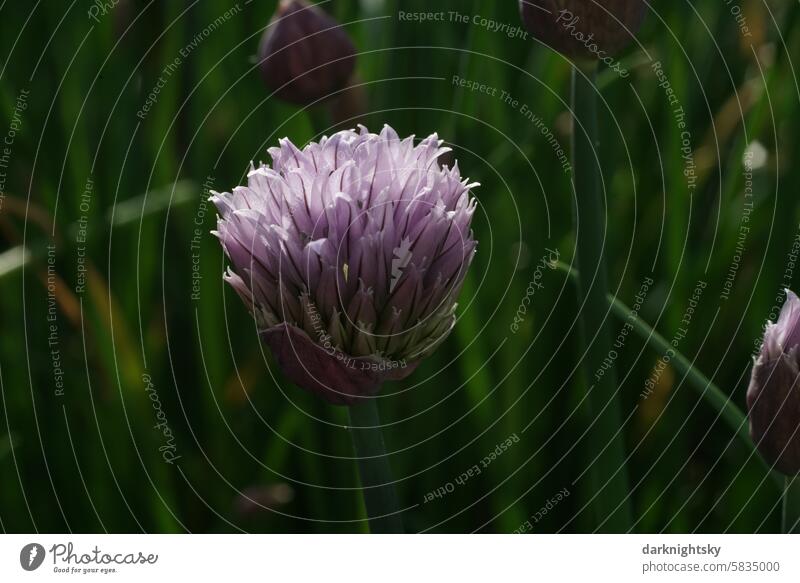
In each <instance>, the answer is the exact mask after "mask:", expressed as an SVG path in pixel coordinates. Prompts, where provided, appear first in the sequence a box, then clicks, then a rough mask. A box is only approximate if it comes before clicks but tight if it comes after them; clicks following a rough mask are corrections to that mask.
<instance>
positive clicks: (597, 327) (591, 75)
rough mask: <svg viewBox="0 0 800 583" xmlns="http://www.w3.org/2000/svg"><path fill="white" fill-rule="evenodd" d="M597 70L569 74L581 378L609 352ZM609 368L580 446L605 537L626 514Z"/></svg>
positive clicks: (591, 403)
mask: <svg viewBox="0 0 800 583" xmlns="http://www.w3.org/2000/svg"><path fill="white" fill-rule="evenodd" d="M596 77H597V64H596V63H595V62H591V63H582V64H580V65H575V66H574V67H573V70H572V112H573V116H574V118H575V123H574V127H573V132H572V166H573V176H574V179H573V180H574V182H573V184H574V189H575V198H574V200H575V213H574V220H575V237H576V241H575V247H576V249H575V253H576V259H577V265H578V269H579V270H580V273H581V274H582V277H579V278H578V296H579V301H580V302H581V303H582V306H581V310H580V322H581V331H582V337H583V341H584V344H585V347H586V352H585V358H584V359H583V367H584V370H585V371H586V374H587V377H588V378H591V377H592V374H593V372H594V371H596V370H598V369H600V368H601V365H602V364H603V361H604V359H606V358H607V356H608V354H609V352H610V351H611V337H610V335H609V333H608V329H607V321H608V319H609V306H608V303H607V301H606V293H607V288H608V285H607V281H606V265H605V258H604V249H605V242H606V236H605V232H604V224H605V217H606V213H605V209H604V205H603V200H602V197H601V190H600V184H601V180H600V167H599V160H598V151H597V88H596V86H595V80H596ZM616 393H617V377H616V374H615V371H614V369H613V367H612V368H611V369H609V370H607V371H606V372H605V374H604V375H603V376H602V377H601V378H600V379H599V380H597V382H595V383H594V384H593V385H592V386H591V387H590V388H589V395H588V398H587V399H586V401H587V403H588V407H587V408H588V413H589V416H590V418H591V422H592V426H591V431H590V434H589V437H588V439H587V442H586V446H587V453H588V458H587V459H588V462H589V463H590V464H592V465H591V469H590V472H589V475H590V481H591V494H592V496H593V497H594V499H593V501H592V506H593V511H594V518H595V521H596V524H597V525H598V526H599V525H602V529H603V530H606V531H609V532H627V531H628V530H629V529H630V528H631V522H632V513H631V507H630V500H629V495H630V494H629V491H628V472H627V468H626V466H625V447H624V443H623V439H622V437H623V436H622V427H621V415H620V409H619V403H618V402H617V396H616Z"/></svg>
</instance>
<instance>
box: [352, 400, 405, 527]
mask: <svg viewBox="0 0 800 583" xmlns="http://www.w3.org/2000/svg"><path fill="white" fill-rule="evenodd" d="M349 412H350V425H351V427H350V435H351V436H352V438H353V447H354V448H355V452H356V457H357V458H358V471H359V475H360V476H361V489H362V492H363V495H364V505H365V506H366V508H367V517H368V518H369V529H370V532H372V533H374V534H388V533H402V532H403V521H402V520H401V518H400V508H399V506H398V504H397V494H396V492H395V489H394V482H393V481H392V471H391V469H390V468H389V460H388V458H387V457H386V446H385V445H384V443H383V432H382V431H381V424H380V419H379V417H378V405H377V402H376V399H365V400H364V402H360V403H358V404H356V405H353V406H351V407H349Z"/></svg>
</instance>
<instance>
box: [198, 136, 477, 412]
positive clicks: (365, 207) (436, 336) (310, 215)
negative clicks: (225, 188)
mask: <svg viewBox="0 0 800 583" xmlns="http://www.w3.org/2000/svg"><path fill="white" fill-rule="evenodd" d="M449 150H450V149H449V148H443V147H442V141H441V140H439V139H438V136H437V135H436V134H433V135H431V136H429V137H427V138H426V139H424V140H422V141H421V142H420V143H419V144H418V145H416V146H415V145H414V137H413V136H411V137H408V138H406V139H404V140H401V139H400V138H399V137H398V136H397V133H396V132H395V131H394V130H393V129H392V128H390V127H389V126H384V128H383V131H382V132H381V133H380V135H377V134H372V133H369V131H367V129H366V128H365V127H363V126H360V131H358V132H355V131H352V130H347V131H341V132H338V133H336V134H334V135H333V136H331V137H323V138H322V139H321V140H320V142H319V143H316V142H312V143H310V144H309V145H307V146H306V147H305V148H303V149H302V150H300V149H298V148H297V147H296V146H295V145H294V144H292V142H291V141H289V140H288V139H283V140H281V142H280V147H278V148H270V150H269V154H270V156H271V157H272V167H271V168H270V167H269V166H268V165H264V164H262V165H260V166H259V167H257V168H256V167H251V171H250V173H249V174H248V177H247V179H248V180H247V186H239V187H237V188H235V189H234V190H233V193H223V194H219V193H213V196H212V201H213V202H214V204H215V205H216V207H217V210H218V212H219V215H220V218H219V220H218V223H217V231H216V232H215V233H214V234H215V235H216V236H217V237H218V238H219V239H220V241H221V243H222V246H223V248H224V250H225V253H226V255H227V256H228V258H229V259H230V262H231V267H229V269H228V271H227V273H226V274H225V276H224V277H225V280H226V281H227V282H228V283H230V285H231V286H232V287H233V289H234V290H236V292H237V293H238V294H239V296H241V298H242V300H244V302H245V304H246V306H247V307H248V309H249V310H250V312H251V313H252V314H253V316H254V318H255V320H256V324H257V327H258V330H259V333H260V335H261V337H262V339H263V340H264V341H265V342H266V343H267V345H268V346H269V347H270V348H271V349H272V352H273V354H274V355H275V358H276V360H277V362H278V364H279V365H280V367H281V369H282V370H283V372H284V374H285V375H286V377H288V378H289V379H290V380H291V381H292V382H294V383H295V384H296V385H298V386H300V387H302V388H304V389H307V390H310V391H313V392H315V393H317V394H319V395H320V396H322V397H324V398H325V399H326V400H328V401H330V402H333V403H337V404H352V403H353V402H355V401H356V400H357V399H358V397H364V396H370V395H374V394H375V393H376V392H377V391H378V389H379V388H380V386H381V384H382V383H383V382H384V381H385V380H396V379H401V378H404V377H406V376H408V375H409V374H411V372H412V371H413V370H414V369H415V368H416V366H417V365H418V364H419V362H420V360H421V359H422V358H424V357H425V356H427V355H428V354H430V353H431V352H432V351H433V350H434V348H435V347H436V346H437V345H438V344H439V343H440V342H441V341H442V340H443V339H444V338H445V337H446V336H447V335H448V334H449V332H450V330H451V329H452V328H453V325H454V323H455V309H456V298H457V296H458V293H459V290H460V289H461V285H462V283H463V281H464V276H465V275H466V272H467V268H468V267H469V264H470V262H471V261H472V257H473V255H474V253H475V248H476V242H475V240H474V239H473V238H472V232H471V230H470V222H471V220H472V215H473V213H474V211H475V199H474V198H472V197H471V195H470V189H471V188H473V187H475V186H477V184H475V183H469V182H468V180H466V179H465V180H462V178H461V174H460V172H459V170H458V164H457V163H456V164H455V166H454V167H453V168H452V169H451V168H448V167H447V166H443V167H440V166H439V163H438V161H437V160H438V158H439V157H440V156H441V155H442V154H444V153H446V152H448V151H449Z"/></svg>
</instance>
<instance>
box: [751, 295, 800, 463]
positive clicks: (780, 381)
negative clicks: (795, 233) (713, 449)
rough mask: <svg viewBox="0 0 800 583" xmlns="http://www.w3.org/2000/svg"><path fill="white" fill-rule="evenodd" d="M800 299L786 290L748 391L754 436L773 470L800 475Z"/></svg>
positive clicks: (757, 361)
mask: <svg viewBox="0 0 800 583" xmlns="http://www.w3.org/2000/svg"><path fill="white" fill-rule="evenodd" d="M798 345H800V299H798V297H797V296H796V295H795V294H794V293H792V292H791V291H789V290H786V303H785V304H784V305H783V309H782V310H781V313H780V316H779V317H778V321H777V323H774V324H773V323H769V324H767V328H766V330H765V332H764V341H763V344H762V346H761V352H760V354H759V355H758V359H756V361H755V364H754V365H753V373H752V376H751V378H750V386H749V388H748V389H747V409H748V416H749V418H750V435H751V437H752V438H753V441H754V442H755V444H756V446H757V447H758V451H759V452H760V453H761V455H762V456H763V457H764V459H765V460H766V461H767V462H768V463H769V464H770V465H773V466H774V467H775V469H777V470H779V471H780V472H782V473H784V474H786V475H787V476H794V475H796V474H798V473H800V386H799V385H798V377H799V376H800V353H799V352H798V350H800V349H798Z"/></svg>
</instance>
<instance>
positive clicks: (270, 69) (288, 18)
mask: <svg viewBox="0 0 800 583" xmlns="http://www.w3.org/2000/svg"><path fill="white" fill-rule="evenodd" d="M355 55H356V49H355V47H354V46H353V43H352V42H351V41H350V37H348V35H347V33H346V32H345V31H344V30H343V29H342V27H341V25H340V24H339V23H337V22H336V21H335V20H334V19H333V18H331V17H330V16H328V15H327V14H325V12H323V11H322V10H321V9H319V8H317V7H316V6H314V5H312V4H309V3H308V2H306V1H305V0H281V3H280V5H279V6H278V10H277V12H276V13H275V16H273V18H272V21H271V23H270V25H269V27H268V28H267V30H266V31H265V33H264V37H263V38H262V39H261V46H260V47H259V63H260V66H261V74H262V76H263V78H264V82H265V83H266V84H267V87H269V88H270V89H271V90H272V91H275V94H276V95H277V96H278V97H279V98H281V99H284V100H286V101H289V102H291V103H295V104H298V105H308V104H310V103H313V102H314V101H317V100H318V99H322V98H324V97H326V96H328V95H330V94H331V93H332V92H335V91H338V90H340V89H343V88H344V87H346V86H347V82H348V80H349V79H350V76H351V75H352V73H353V69H354V68H355V61H356V56H355Z"/></svg>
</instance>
